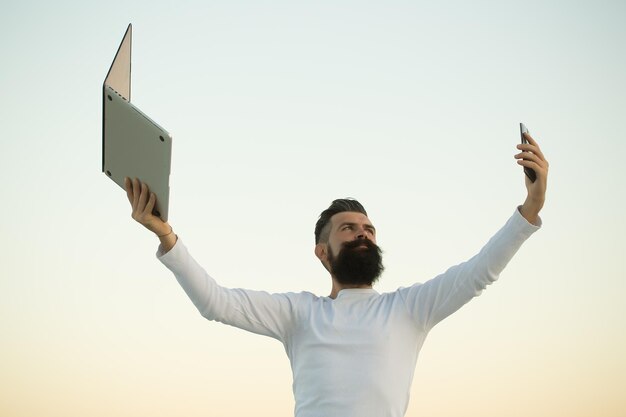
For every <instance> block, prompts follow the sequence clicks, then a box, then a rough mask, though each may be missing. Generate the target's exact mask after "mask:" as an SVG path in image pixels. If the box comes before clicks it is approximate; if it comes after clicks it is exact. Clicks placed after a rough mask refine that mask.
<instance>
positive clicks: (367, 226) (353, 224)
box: [337, 222, 376, 231]
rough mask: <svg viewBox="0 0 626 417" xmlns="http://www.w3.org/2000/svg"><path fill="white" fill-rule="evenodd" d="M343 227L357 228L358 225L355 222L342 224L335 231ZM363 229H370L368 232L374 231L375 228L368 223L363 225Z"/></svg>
mask: <svg viewBox="0 0 626 417" xmlns="http://www.w3.org/2000/svg"><path fill="white" fill-rule="evenodd" d="M343 226H358V223H355V222H342V223H340V224H339V226H337V229H341V228H342V227H343ZM363 227H364V228H366V229H370V230H373V231H376V228H375V227H374V225H372V224H369V223H367V224H365V225H364V226H363Z"/></svg>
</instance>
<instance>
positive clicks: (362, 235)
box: [356, 229, 369, 239]
mask: <svg viewBox="0 0 626 417" xmlns="http://www.w3.org/2000/svg"><path fill="white" fill-rule="evenodd" d="M356 238H357V239H369V236H368V234H367V232H366V231H365V229H360V230H358V231H357V233H356Z"/></svg>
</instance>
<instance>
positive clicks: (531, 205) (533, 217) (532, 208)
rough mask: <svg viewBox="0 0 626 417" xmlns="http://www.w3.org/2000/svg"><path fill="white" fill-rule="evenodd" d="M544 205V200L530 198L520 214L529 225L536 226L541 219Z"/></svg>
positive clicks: (521, 208)
mask: <svg viewBox="0 0 626 417" xmlns="http://www.w3.org/2000/svg"><path fill="white" fill-rule="evenodd" d="M543 203H544V201H543V200H536V199H532V198H530V197H528V198H526V201H524V204H522V206H521V207H520V213H521V214H522V216H523V217H524V218H525V219H526V220H527V221H528V222H529V223H531V224H535V223H536V222H537V220H538V219H539V212H540V211H541V209H542V208H543Z"/></svg>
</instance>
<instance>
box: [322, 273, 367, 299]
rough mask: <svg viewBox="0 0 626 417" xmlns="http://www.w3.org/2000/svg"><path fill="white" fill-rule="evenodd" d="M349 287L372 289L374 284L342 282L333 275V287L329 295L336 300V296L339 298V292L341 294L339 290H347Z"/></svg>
mask: <svg viewBox="0 0 626 417" xmlns="http://www.w3.org/2000/svg"><path fill="white" fill-rule="evenodd" d="M349 288H369V289H371V288H372V286H371V285H367V284H361V285H345V284H340V283H338V282H337V281H336V280H335V278H334V277H333V288H332V289H331V291H330V295H329V297H330V298H332V299H333V300H334V299H335V298H337V294H339V291H341V290H345V289H349Z"/></svg>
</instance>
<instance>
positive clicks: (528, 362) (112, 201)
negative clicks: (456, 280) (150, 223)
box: [0, 0, 626, 417]
mask: <svg viewBox="0 0 626 417" xmlns="http://www.w3.org/2000/svg"><path fill="white" fill-rule="evenodd" d="M624 18H626V3H624V2H621V1H593V2H592V1H580V2H566V1H530V2H529V1H524V2H522V1H501V2H495V1H494V2H487V1H473V2H462V1H443V2H419V1H396V0H390V1H386V2H382V1H379V2H373V1H332V2H330V1H317V2H301V1H274V0H268V1H238V2H235V1H229V2H226V1H222V2H216V1H190V2H174V1H169V2H168V1H159V0H157V1H144V2H127V1H124V2H121V1H109V2H85V1H81V2H79V1H73V2H71V1H58V2H43V1H21V2H19V3H18V2H5V3H4V4H3V7H2V13H1V15H0V53H1V56H2V62H3V63H2V66H0V74H1V77H0V91H1V92H2V96H1V98H0V118H1V120H2V132H1V133H2V136H1V138H0V143H1V145H2V146H1V148H0V149H1V150H0V170H1V172H2V182H0V195H1V196H2V211H1V214H2V215H1V216H0V233H1V236H2V239H0V253H2V258H1V259H2V261H1V262H0V335H1V336H0V337H1V339H0V341H1V343H0V415H2V416H7V417H9V416H10V417H22V416H23V417H26V416H29V417H30V416H35V415H37V416H47V417H54V416H63V417H72V416H85V415H89V416H92V417H98V416H113V415H115V416H133V417H137V416H151V417H155V416H172V415H186V416H244V415H257V416H288V415H292V413H293V397H292V393H291V373H290V369H289V363H288V360H287V358H286V355H285V353H284V350H283V348H282V346H281V345H280V343H278V342H276V341H275V340H272V339H268V338H263V337H261V336H256V335H251V334H247V333H245V332H243V331H240V330H238V329H234V328H231V327H227V326H223V325H220V324H216V323H211V322H208V321H206V320H204V319H203V318H201V317H200V315H199V314H198V313H197V312H196V310H195V308H194V307H193V305H192V304H191V302H190V301H189V300H188V299H187V298H186V296H185V295H184V293H183V291H182V290H181V289H180V288H179V286H178V284H177V283H176V281H175V279H174V277H173V276H172V275H171V274H170V273H169V271H167V270H166V269H165V268H164V267H163V266H162V265H161V264H160V263H159V262H158V261H157V260H156V259H155V256H154V253H155V251H156V248H157V240H156V239H155V238H154V237H153V236H151V234H150V233H149V232H146V231H145V230H144V229H143V228H142V227H141V226H139V225H138V224H136V223H134V222H133V221H132V220H131V218H130V210H129V206H128V202H127V201H126V197H125V195H124V193H123V191H122V190H121V189H119V188H118V187H117V186H115V185H114V183H113V182H112V181H110V180H109V179H108V178H107V177H106V176H105V175H104V174H102V173H101V172H100V168H101V165H100V164H101V117H102V114H101V111H102V109H101V86H102V81H103V79H104V77H105V75H106V73H107V70H108V68H109V65H110V63H111V61H112V59H113V56H114V54H115V51H116V49H117V47H118V45H119V42H120V40H121V38H122V35H123V33H124V30H125V29H126V25H127V24H128V23H129V22H132V23H133V27H134V39H133V43H134V44H133V80H132V89H133V102H134V103H135V104H136V105H137V106H139V107H140V108H141V109H142V110H143V111H144V112H146V113H147V114H149V115H150V116H151V117H152V118H153V119H155V120H157V121H158V122H159V123H160V124H161V125H163V126H164V127H165V128H166V129H168V130H169V131H170V132H171V133H172V134H173V137H174V145H173V160H172V175H171V178H170V186H171V205H170V221H171V223H172V225H173V226H174V229H175V230H176V232H177V233H178V234H179V236H180V237H181V239H183V240H184V241H185V243H186V245H187V246H188V247H189V248H190V250H191V252H192V253H193V254H194V256H195V257H196V259H198V261H200V263H201V264H202V265H204V267H205V268H206V269H207V271H208V272H209V273H210V274H211V275H212V276H214V277H215V278H216V279H217V280H218V282H220V283H221V284H222V285H225V286H229V287H245V288H253V289H264V290H268V291H273V292H274V291H303V290H306V291H311V292H314V293H316V294H319V295H327V294H328V293H329V291H330V279H329V277H328V276H327V274H326V273H325V271H324V269H323V268H322V266H321V265H320V264H319V262H318V261H317V259H315V257H314V255H313V226H314V223H315V221H316V219H317V216H318V215H319V213H320V211H322V210H323V209H324V208H325V207H327V206H328V204H329V203H330V202H331V201H332V200H333V199H334V198H338V197H346V196H351V197H355V198H358V199H359V200H360V201H361V202H363V203H364V205H365V206H366V208H367V209H368V212H369V213H370V218H371V220H372V221H373V222H374V224H375V225H376V227H377V229H378V243H379V244H380V245H381V247H382V248H383V250H384V251H385V263H386V266H387V270H386V272H385V274H384V276H383V277H382V279H381V281H380V283H379V284H377V286H376V289H377V290H378V291H379V292H385V291H392V290H395V289H396V288H397V287H399V286H407V285H410V284H412V283H414V282H423V281H425V280H427V279H429V278H431V277H433V276H434V275H436V274H438V273H439V272H442V271H443V270H445V269H447V268H448V267H449V266H451V265H453V264H456V263H459V262H461V261H463V260H465V259H467V258H469V257H470V256H472V255H473V254H474V253H475V252H477V251H478V250H479V249H480V247H481V246H482V245H483V243H484V242H486V240H487V239H488V238H489V237H490V236H491V235H492V234H493V233H494V232H495V231H496V230H497V229H498V228H499V227H500V226H501V225H502V224H503V223H504V222H505V221H506V219H507V218H508V217H509V216H510V214H511V213H512V212H513V210H514V209H515V207H516V205H518V204H521V203H522V202H523V200H524V197H525V188H524V185H523V174H522V171H521V169H520V168H519V167H518V166H517V165H516V164H515V161H514V159H513V155H514V154H515V153H516V149H515V145H516V144H517V142H518V140H519V130H518V123H519V122H520V121H522V122H524V123H526V125H527V126H528V128H529V129H530V132H531V134H532V135H533V136H534V137H535V138H536V139H537V140H538V141H539V143H540V144H541V146H542V149H543V151H544V153H545V155H546V156H547V158H548V160H549V161H550V164H551V171H550V176H549V185H548V186H549V190H548V196H547V202H546V206H545V208H544V211H543V212H542V217H543V220H544V227H543V229H542V230H541V231H540V232H538V233H537V234H535V235H534V236H533V237H532V238H531V239H530V240H529V241H528V242H527V243H526V244H525V245H524V247H523V248H522V249H521V250H520V252H519V253H518V254H517V256H516V257H515V258H514V259H513V261H512V262H511V263H510V264H509V266H508V268H507V269H506V270H505V271H504V273H503V274H502V276H501V279H500V280H499V281H498V282H497V283H496V284H494V285H493V286H491V287H490V288H489V289H488V290H487V291H486V292H485V293H484V294H483V295H482V296H480V297H479V298H477V299H476V300H473V301H472V302H471V303H469V304H468V305H467V306H465V307H464V308H463V309H461V310H460V311H459V312H457V313H456V314H454V315H453V316H451V317H450V318H448V319H446V320H445V321H443V322H442V323H441V324H439V325H438V326H437V327H435V329H434V330H433V331H432V333H431V334H430V336H429V338H428V339H427V341H426V343H425V345H424V348H423V350H422V352H421V355H420V359H419V360H418V364H417V369H416V373H415V379H414V383H413V387H412V397H411V402H410V405H409V410H408V411H407V416H431V417H433V416H437V417H440V416H441V417H443V416H458V415H463V416H469V417H473V416H481V417H491V416H494V417H495V416H503V415H505V416H525V417H526V416H535V417H543V416H546V417H547V416H551V417H553V416H568V417H583V416H585V417H586V416H591V415H593V416H604V417H623V416H624V415H625V414H626V398H625V397H624V387H625V386H626V355H625V354H624V352H626V320H625V319H626V303H624V302H623V298H624V294H626V268H625V259H626V251H625V247H626V246H625V245H624V236H625V235H626V221H625V217H624V214H623V212H624V206H625V205H626V187H625V186H624V180H625V179H626V168H625V165H624V163H623V161H622V160H623V156H624V155H625V154H626V141H625V140H624V134H623V130H624V128H623V123H624V121H625V120H626V77H625V76H624V74H626V52H625V51H626V26H625V25H624ZM252 413H253V414H252Z"/></svg>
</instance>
